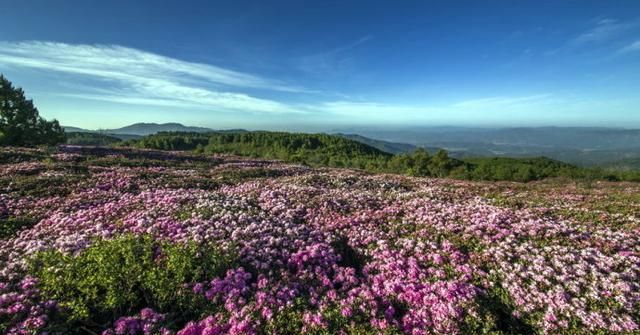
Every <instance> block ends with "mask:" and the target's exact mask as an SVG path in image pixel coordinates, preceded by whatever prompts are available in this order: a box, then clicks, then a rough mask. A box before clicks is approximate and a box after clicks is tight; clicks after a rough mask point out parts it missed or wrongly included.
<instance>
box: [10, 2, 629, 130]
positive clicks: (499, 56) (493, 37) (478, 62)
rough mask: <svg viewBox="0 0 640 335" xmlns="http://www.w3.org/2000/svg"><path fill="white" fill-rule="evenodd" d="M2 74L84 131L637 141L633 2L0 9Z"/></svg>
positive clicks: (24, 5) (23, 5) (34, 5)
mask: <svg viewBox="0 0 640 335" xmlns="http://www.w3.org/2000/svg"><path fill="white" fill-rule="evenodd" d="M0 23H1V24H0V73H3V74H4V75H5V76H6V77H7V78H8V79H9V80H11V81H12V82H13V83H14V85H16V86H20V87H22V88H23V89H24V90H25V92H26V93H27V96H28V97H29V98H32V99H33V100H34V102H35V104H36V106H38V108H39V110H40V114H41V115H42V116H44V117H45V118H56V119H58V120H59V121H60V122H61V123H62V124H63V125H68V126H78V127H83V128H89V129H99V128H103V129H104V128H115V127H120V126H124V125H128V124H131V123H134V122H180V123H183V124H187V125H197V126H205V127H211V128H216V129H225V128H245V129H279V130H325V129H338V128H340V127H348V126H408V125H410V126H440V125H454V126H546V125H556V126H609V127H625V128H640V1H636V0H630V1H625V0H612V1H605V0H602V1H589V0H580V1H568V0H566V1H557V0H553V1H546V0H536V1H521V0H509V1H491V0H487V1H454V0H451V1H329V0H324V1H241V0H236V1H185V0H183V1H163V0H154V1H151V0H146V1H121V0H110V1H91V0H78V1H66V0H59V1H49V0H30V1H17V0H0Z"/></svg>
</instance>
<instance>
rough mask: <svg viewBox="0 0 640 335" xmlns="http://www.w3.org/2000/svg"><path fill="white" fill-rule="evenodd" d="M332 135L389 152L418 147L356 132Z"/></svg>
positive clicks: (410, 149) (412, 149)
mask: <svg viewBox="0 0 640 335" xmlns="http://www.w3.org/2000/svg"><path fill="white" fill-rule="evenodd" d="M332 135H336V136H340V137H344V138H348V139H350V140H354V141H357V142H360V143H364V144H366V145H369V146H372V147H374V148H376V149H378V150H380V151H384V152H388V153H390V154H398V153H404V152H412V151H415V150H416V149H418V147H417V146H415V145H413V144H407V143H396V142H388V141H382V140H374V139H372V138H368V137H364V136H361V135H356V134H341V133H336V134H332Z"/></svg>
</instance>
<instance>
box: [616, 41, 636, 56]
mask: <svg viewBox="0 0 640 335" xmlns="http://www.w3.org/2000/svg"><path fill="white" fill-rule="evenodd" d="M634 51H640V40H638V41H635V42H632V43H631V44H629V45H626V46H624V47H622V48H620V50H618V53H619V54H625V53H629V52H634Z"/></svg>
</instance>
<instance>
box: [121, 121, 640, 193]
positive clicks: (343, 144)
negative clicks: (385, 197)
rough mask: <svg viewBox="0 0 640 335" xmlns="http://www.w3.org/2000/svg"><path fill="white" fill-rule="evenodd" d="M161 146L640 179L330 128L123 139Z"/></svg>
mask: <svg viewBox="0 0 640 335" xmlns="http://www.w3.org/2000/svg"><path fill="white" fill-rule="evenodd" d="M118 145H122V146H131V147H138V148H150V149H159V150H193V151H195V152H197V153H206V154H211V153H224V154H233V155H240V156H249V157H255V158H265V159H278V160H282V161H285V162H293V163H301V164H306V165H309V166H325V167H339V168H342V167H344V168H356V169H362V170H365V171H370V172H384V173H398V174H407V175H411V176H421V177H449V178H457V179H467V180H489V181H500V180H507V181H519V182H528V181H533V180H541V179H545V178H554V177H563V178H572V179H589V180H611V181H616V180H627V181H640V172H638V171H608V170H604V169H598V168H582V167H577V166H575V165H572V164H568V163H564V162H560V161H556V160H553V159H549V158H545V157H538V158H502V157H483V158H470V159H464V160H459V159H455V158H451V157H449V155H448V153H447V152H446V151H444V150H440V151H438V152H436V153H435V154H431V153H429V152H427V151H426V150H424V149H417V150H415V151H414V152H411V153H403V154H396V155H393V154H390V153H387V152H384V151H381V150H378V149H376V148H374V147H371V146H369V145H366V144H363V143H360V142H357V141H354V140H351V139H347V138H344V137H340V136H334V135H329V134H302V133H285V132H263V131H261V132H235V133H232V132H220V133H218V132H213V133H183V132H166V133H158V134H155V135H149V136H146V137H143V138H140V139H136V140H128V141H124V142H121V143H119V144H118Z"/></svg>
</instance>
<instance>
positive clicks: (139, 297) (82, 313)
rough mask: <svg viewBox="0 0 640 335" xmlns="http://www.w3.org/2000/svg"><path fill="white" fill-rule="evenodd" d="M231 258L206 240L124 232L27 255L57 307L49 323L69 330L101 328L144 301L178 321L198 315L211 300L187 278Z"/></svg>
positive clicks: (204, 275)
mask: <svg viewBox="0 0 640 335" xmlns="http://www.w3.org/2000/svg"><path fill="white" fill-rule="evenodd" d="M234 263H235V258H234V257H233V256H232V255H229V254H227V253H223V252H221V251H220V250H218V249H216V248H214V247H211V246H203V245H196V244H195V243H190V244H171V243H168V242H158V241H155V240H154V239H153V238H152V237H150V236H123V237H119V238H116V239H114V240H98V241H96V242H95V243H94V244H93V245H92V246H90V247H88V248H87V249H86V250H84V251H82V252H81V253H79V254H78V255H75V256H74V255H69V254H63V253H61V252H59V251H46V252H42V253H40V254H38V255H37V256H36V257H35V258H33V259H32V260H31V263H30V272H31V273H32V274H33V275H34V276H36V277H37V278H39V280H40V289H41V290H42V291H43V292H44V293H45V294H46V295H47V296H49V297H51V298H52V299H54V300H56V301H58V303H59V305H60V306H61V307H62V317H61V318H60V320H55V321H54V322H53V328H55V327H57V329H56V330H59V329H63V330H64V332H70V330H72V329H78V328H80V327H85V328H93V329H96V330H97V329H100V328H102V327H104V326H107V325H110V324H111V323H112V322H113V321H114V320H116V319H117V318H118V317H120V316H124V315H132V314H135V313H137V312H138V311H139V310H140V309H141V308H144V307H151V308H153V309H154V310H157V311H160V312H162V313H167V320H168V322H169V323H172V324H175V325H177V326H180V325H182V324H183V323H185V322H186V321H188V320H190V319H197V318H199V317H200V316H201V315H202V314H203V313H205V312H208V310H207V308H210V307H209V306H210V304H207V303H206V301H205V300H204V297H202V296H199V295H196V294H194V293H192V291H191V285H189V284H193V283H195V282H201V281H205V280H209V279H211V278H213V277H216V276H221V275H223V274H224V273H225V272H226V271H227V270H228V269H229V268H231V267H232V266H233V265H234ZM209 312H210V311H209Z"/></svg>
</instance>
